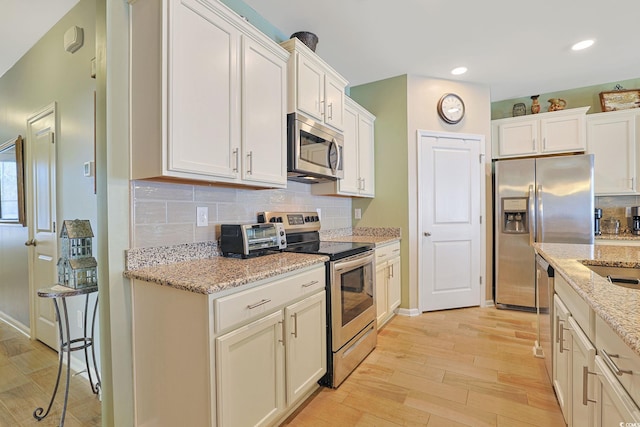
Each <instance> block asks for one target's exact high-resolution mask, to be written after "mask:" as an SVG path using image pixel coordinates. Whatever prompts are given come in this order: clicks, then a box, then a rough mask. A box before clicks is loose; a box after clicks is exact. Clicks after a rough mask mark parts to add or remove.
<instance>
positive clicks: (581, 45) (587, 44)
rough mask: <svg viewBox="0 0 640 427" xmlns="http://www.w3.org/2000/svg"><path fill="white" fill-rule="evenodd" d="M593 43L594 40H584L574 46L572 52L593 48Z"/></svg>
mask: <svg viewBox="0 0 640 427" xmlns="http://www.w3.org/2000/svg"><path fill="white" fill-rule="evenodd" d="M593 43H594V41H593V40H582V41H581V42H578V43H576V44H574V45H573V46H571V50H582V49H586V48H588V47H591V45H593Z"/></svg>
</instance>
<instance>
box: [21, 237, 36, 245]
mask: <svg viewBox="0 0 640 427" xmlns="http://www.w3.org/2000/svg"><path fill="white" fill-rule="evenodd" d="M24 245H25V246H35V245H36V239H31V240H27V241H26V242H24Z"/></svg>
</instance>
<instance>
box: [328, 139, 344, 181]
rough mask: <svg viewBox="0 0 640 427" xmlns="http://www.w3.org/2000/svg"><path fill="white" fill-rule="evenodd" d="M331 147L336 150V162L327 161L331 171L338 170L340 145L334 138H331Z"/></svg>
mask: <svg viewBox="0 0 640 427" xmlns="http://www.w3.org/2000/svg"><path fill="white" fill-rule="evenodd" d="M331 147H332V148H333V149H334V150H335V152H336V164H335V165H332V164H331V162H329V167H330V168H331V171H332V172H334V173H335V172H336V171H339V170H340V166H342V165H341V164H340V146H339V145H338V142H337V141H336V139H335V138H333V139H331ZM331 151H332V150H331V149H329V152H331ZM329 158H331V156H329Z"/></svg>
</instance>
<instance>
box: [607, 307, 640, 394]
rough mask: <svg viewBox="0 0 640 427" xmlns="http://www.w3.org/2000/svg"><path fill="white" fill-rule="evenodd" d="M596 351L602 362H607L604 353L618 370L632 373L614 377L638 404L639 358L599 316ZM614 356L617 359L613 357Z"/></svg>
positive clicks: (639, 387) (639, 391)
mask: <svg viewBox="0 0 640 427" xmlns="http://www.w3.org/2000/svg"><path fill="white" fill-rule="evenodd" d="M603 350H604V351H603ZM596 351H597V353H598V355H600V357H602V359H603V361H605V362H607V360H606V359H607V357H606V356H605V354H604V353H606V354H607V355H609V359H610V361H611V362H612V363H613V364H615V366H617V367H618V369H620V370H621V371H631V372H632V373H622V375H615V377H616V378H617V379H618V381H620V383H621V384H622V386H623V387H624V388H625V390H626V391H627V393H629V395H630V396H631V398H632V399H633V400H634V402H635V403H636V405H638V404H640V356H638V355H637V354H636V353H635V352H634V351H633V350H632V349H631V348H630V347H629V346H628V345H627V344H625V342H624V341H622V339H621V338H620V337H619V336H618V334H616V333H615V332H614V331H613V329H611V327H610V326H609V325H608V324H607V323H605V321H604V320H602V319H601V318H600V316H596ZM615 355H617V356H618V357H614V356H615ZM607 365H609V363H607ZM610 368H611V367H610ZM611 370H613V368H611Z"/></svg>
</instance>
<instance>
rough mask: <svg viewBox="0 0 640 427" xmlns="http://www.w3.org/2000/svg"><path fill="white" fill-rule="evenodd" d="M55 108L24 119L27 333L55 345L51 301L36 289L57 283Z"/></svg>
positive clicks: (55, 333)
mask: <svg viewBox="0 0 640 427" xmlns="http://www.w3.org/2000/svg"><path fill="white" fill-rule="evenodd" d="M55 134H56V108H55V104H51V105H50V106H48V107H46V108H45V109H44V110H43V111H42V112H40V113H38V114H36V115H34V116H32V117H31V118H29V119H28V121H27V143H26V144H25V146H26V152H27V156H26V157H27V162H26V163H27V180H26V181H27V201H28V203H27V211H28V215H27V226H28V228H29V240H28V241H27V243H26V244H28V246H29V283H30V285H31V289H32V290H33V292H32V294H31V295H32V298H33V302H32V317H31V334H32V336H33V337H35V338H36V339H38V340H40V341H42V342H43V343H45V344H46V345H48V346H49V347H52V348H54V349H57V348H58V340H57V327H56V317H55V313H54V309H53V301H52V300H51V299H49V298H40V297H38V295H37V290H38V289H40V288H46V287H50V286H53V285H54V284H56V283H57V278H56V276H57V274H56V263H57V260H58V240H57V238H56V144H55Z"/></svg>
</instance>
